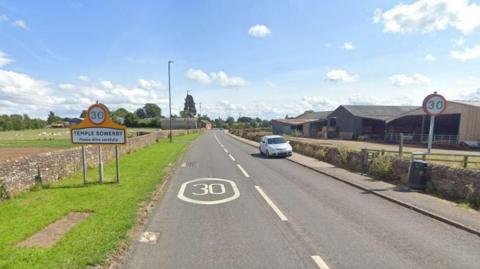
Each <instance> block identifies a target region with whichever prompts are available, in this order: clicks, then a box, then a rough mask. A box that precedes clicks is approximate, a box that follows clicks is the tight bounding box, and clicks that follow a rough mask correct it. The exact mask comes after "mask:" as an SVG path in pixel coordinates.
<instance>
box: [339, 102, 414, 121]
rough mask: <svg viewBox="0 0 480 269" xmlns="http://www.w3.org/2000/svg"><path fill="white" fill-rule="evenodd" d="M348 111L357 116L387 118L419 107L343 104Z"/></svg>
mask: <svg viewBox="0 0 480 269" xmlns="http://www.w3.org/2000/svg"><path fill="white" fill-rule="evenodd" d="M343 107H344V108H345V109H346V110H348V111H349V112H350V113H352V114H353V115H355V116H357V117H362V118H369V119H376V120H387V119H389V118H391V117H394V116H396V115H400V114H403V113H406V112H408V111H411V110H414V109H417V108H419V107H418V106H374V105H343Z"/></svg>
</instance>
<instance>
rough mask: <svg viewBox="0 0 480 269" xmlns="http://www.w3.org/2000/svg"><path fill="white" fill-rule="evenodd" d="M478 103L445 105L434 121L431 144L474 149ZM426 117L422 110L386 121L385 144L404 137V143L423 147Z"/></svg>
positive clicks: (478, 138)
mask: <svg viewBox="0 0 480 269" xmlns="http://www.w3.org/2000/svg"><path fill="white" fill-rule="evenodd" d="M479 122H480V101H447V108H446V110H445V111H444V112H443V114H442V115H440V116H436V117H435V128H434V139H433V143H434V144H458V143H461V142H465V143H467V144H474V145H477V144H478V143H479V142H480V124H479ZM429 126H430V116H428V115H426V113H425V112H424V111H423V109H422V108H417V109H415V110H412V111H408V112H406V113H403V114H400V115H397V116H395V117H392V118H390V119H388V120H387V130H388V131H387V135H386V140H387V141H391V142H395V141H398V138H399V134H400V133H404V135H406V137H407V138H408V140H411V142H417V143H426V142H427V140H428V131H429Z"/></svg>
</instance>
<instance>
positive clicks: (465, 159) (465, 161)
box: [463, 156, 468, 168]
mask: <svg viewBox="0 0 480 269" xmlns="http://www.w3.org/2000/svg"><path fill="white" fill-rule="evenodd" d="M467 166H468V156H463V168H467Z"/></svg>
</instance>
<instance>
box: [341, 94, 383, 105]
mask: <svg viewBox="0 0 480 269" xmlns="http://www.w3.org/2000/svg"><path fill="white" fill-rule="evenodd" d="M347 103H348V104H349V105H379V104H382V101H381V100H380V99H379V98H377V97H374V96H368V95H362V94H354V95H352V96H350V97H348V101H347Z"/></svg>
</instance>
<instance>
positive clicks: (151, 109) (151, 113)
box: [143, 103, 162, 118]
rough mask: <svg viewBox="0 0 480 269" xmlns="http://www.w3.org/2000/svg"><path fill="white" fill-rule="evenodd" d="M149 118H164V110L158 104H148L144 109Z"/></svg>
mask: <svg viewBox="0 0 480 269" xmlns="http://www.w3.org/2000/svg"><path fill="white" fill-rule="evenodd" d="M143 110H145V115H146V116H147V118H160V117H161V116H162V109H161V108H160V107H159V106H157V105H156V104H150V103H147V104H145V106H144V107H143Z"/></svg>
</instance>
